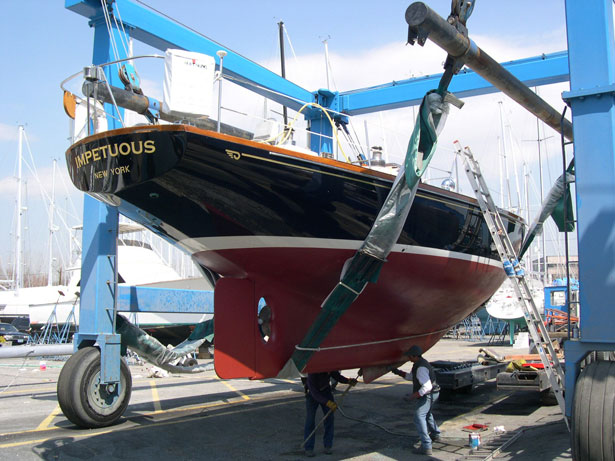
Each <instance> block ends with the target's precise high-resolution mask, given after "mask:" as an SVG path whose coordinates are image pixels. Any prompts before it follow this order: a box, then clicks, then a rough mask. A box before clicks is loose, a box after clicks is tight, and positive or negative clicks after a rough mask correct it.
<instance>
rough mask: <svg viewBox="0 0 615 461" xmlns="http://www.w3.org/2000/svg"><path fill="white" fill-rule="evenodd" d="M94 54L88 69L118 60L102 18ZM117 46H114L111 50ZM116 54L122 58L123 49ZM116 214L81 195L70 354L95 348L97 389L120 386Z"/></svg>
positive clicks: (115, 81) (113, 76)
mask: <svg viewBox="0 0 615 461" xmlns="http://www.w3.org/2000/svg"><path fill="white" fill-rule="evenodd" d="M93 27H94V54H93V58H92V62H93V64H95V65H96V64H102V63H105V62H109V61H114V60H115V59H117V58H116V57H115V55H114V50H113V45H114V44H113V41H112V40H111V38H110V35H109V32H108V30H107V25H106V23H105V21H104V18H102V17H100V18H99V19H98V20H95V21H93ZM112 31H113V35H114V36H113V38H114V41H115V44H118V45H119V44H121V43H122V38H123V39H124V41H125V40H126V38H125V37H120V32H119V31H118V30H117V28H115V25H112ZM116 46H117V45H116ZM116 49H117V52H118V53H121V54H122V55H121V56H120V58H125V57H127V56H126V53H125V50H124V48H123V47H122V46H117V48H116ZM116 71H117V67H116V66H111V67H108V68H107V70H106V72H108V74H107V75H106V78H107V80H108V81H109V84H110V85H116V86H120V85H122V86H123V84H122V83H121V81H120V78H119V75H118V73H117V72H116ZM105 106H106V110H107V112H108V113H111V114H113V115H115V117H107V118H108V120H107V124H108V127H109V129H113V128H120V127H121V125H120V122H119V120H117V113H116V111H115V108H114V107H113V106H111V105H109V104H106V105H105ZM118 223H119V214H118V211H117V208H115V207H112V206H109V205H106V204H104V203H102V202H100V201H98V200H95V199H94V198H92V197H90V196H88V195H86V196H85V197H84V202H83V237H82V240H83V241H82V248H83V249H84V251H83V256H82V266H81V267H82V269H81V298H80V306H79V319H80V320H79V333H78V334H76V335H75V341H74V342H75V348H76V349H81V348H82V347H86V346H90V345H93V344H94V343H97V344H98V346H99V348H100V353H101V370H100V375H101V376H100V379H101V383H103V384H104V383H117V382H119V381H120V342H121V341H120V335H118V334H116V333H115V312H116V309H117V293H116V291H117V235H118V225H119V224H118Z"/></svg>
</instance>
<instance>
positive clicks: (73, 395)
mask: <svg viewBox="0 0 615 461" xmlns="http://www.w3.org/2000/svg"><path fill="white" fill-rule="evenodd" d="M131 390H132V377H131V375H130V369H129V368H128V365H126V362H125V361H124V360H123V359H122V360H121V361H120V382H119V384H117V385H116V386H115V387H114V388H111V389H110V388H109V386H101V385H100V350H99V349H98V348H97V347H93V346H89V347H84V348H83V349H79V350H78V351H77V352H76V353H75V354H73V355H72V356H71V357H70V358H69V359H68V360H67V362H66V363H65V364H64V366H63V367H62V370H61V371H60V376H59V377H58V387H57V394H58V403H59V404H60V408H61V409H62V412H63V413H64V415H65V416H66V417H67V418H68V420H69V421H71V422H72V423H74V424H76V425H77V426H80V427H83V428H87V429H94V428H97V427H105V426H110V425H112V424H114V423H115V422H116V421H117V420H118V419H119V418H120V417H121V416H122V414H123V413H124V411H125V410H126V407H127V406H128V402H129V400H130V393H131Z"/></svg>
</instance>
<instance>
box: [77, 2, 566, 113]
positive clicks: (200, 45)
mask: <svg viewBox="0 0 615 461" xmlns="http://www.w3.org/2000/svg"><path fill="white" fill-rule="evenodd" d="M112 7H113V8H116V9H117V10H118V11H119V13H120V15H119V16H121V19H122V22H123V23H124V25H125V26H126V27H129V28H130V35H131V36H132V37H133V38H135V39H137V40H140V41H142V42H143V43H146V44H148V45H150V46H152V47H154V48H157V49H160V50H166V49H167V48H182V49H186V50H189V51H197V52H201V53H204V54H208V55H211V56H215V57H216V59H218V57H217V56H216V51H218V50H225V51H227V53H228V54H227V56H226V57H225V58H224V70H223V73H224V74H225V75H226V76H231V77H233V78H236V79H239V80H240V82H237V81H236V83H238V84H240V85H241V86H243V87H245V88H248V89H250V90H252V91H254V92H256V93H258V94H260V95H262V96H265V97H267V98H269V99H271V100H273V101H276V102H278V103H280V104H283V105H285V106H287V107H289V108H291V109H293V110H299V109H300V108H301V107H302V105H303V104H304V103H306V102H313V101H314V98H315V94H316V93H317V92H310V91H308V90H306V89H304V88H301V87H300V86H298V85H296V84H294V83H292V82H290V81H288V80H286V79H284V78H282V77H281V76H279V75H278V74H276V73H274V72H272V71H270V70H268V69H266V68H264V67H262V66H260V65H259V64H256V63H255V62H253V61H251V60H249V59H247V58H245V57H243V56H241V55H240V54H238V53H235V52H233V51H232V50H229V49H228V48H226V47H224V46H223V45H221V44H219V43H217V42H215V41H214V40H211V39H209V38H207V37H205V36H203V35H201V34H199V33H198V32H196V31H194V30H192V29H189V28H187V27H184V26H182V25H180V24H177V23H175V22H173V21H172V20H170V19H169V18H167V17H165V16H162V15H160V14H158V13H156V12H154V11H152V10H150V9H147V8H145V7H144V6H142V5H139V4H136V3H134V2H132V1H131V0H115V2H114V3H113V4H112ZM66 8H67V9H69V10H71V11H74V12H75V13H78V14H80V15H82V16H85V17H87V18H88V19H90V21H96V20H102V11H101V6H100V2H99V1H98V0H66ZM218 62H219V61H218ZM504 67H505V68H506V69H507V70H509V71H510V72H511V73H512V74H513V75H514V76H515V77H517V78H518V79H519V80H521V81H522V82H524V83H526V84H527V85H528V86H534V85H545V84H549V83H556V82H562V81H566V80H568V55H567V53H566V52H565V51H562V52H559V53H552V54H549V55H543V56H538V57H533V58H528V59H522V60H519V61H512V62H509V63H506V64H504ZM440 77H441V74H438V75H432V76H427V77H418V78H412V79H408V80H403V81H396V82H392V83H388V84H385V85H380V86H375V87H370V88H364V89H358V90H353V91H347V92H342V93H340V94H339V96H338V95H337V94H335V96H334V97H333V98H331V101H333V102H334V106H335V109H336V110H339V111H341V112H343V113H345V114H348V115H360V114H366V113H370V112H377V111H381V110H390V109H397V108H400V107H408V106H412V105H417V104H419V103H420V102H421V99H422V97H423V96H424V95H425V93H426V92H427V91H429V90H431V89H433V88H436V87H437V86H438V82H439V80H440ZM449 89H450V90H451V91H452V92H454V93H455V94H456V95H457V96H459V97H468V96H476V95H480V94H488V93H494V92H496V91H499V90H498V89H496V88H495V87H493V86H492V85H491V84H489V83H488V82H486V81H485V80H484V79H483V78H482V77H480V76H478V75H477V74H476V73H475V72H473V71H470V70H464V71H462V73H460V74H459V75H457V76H456V77H455V78H454V79H453V82H452V83H451V86H450V88H449ZM314 112H317V111H307V112H306V116H308V117H309V118H313V117H314V116H316V115H317V114H316V113H314Z"/></svg>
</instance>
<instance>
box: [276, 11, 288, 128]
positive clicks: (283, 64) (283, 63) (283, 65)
mask: <svg viewBox="0 0 615 461" xmlns="http://www.w3.org/2000/svg"><path fill="white" fill-rule="evenodd" d="M278 30H279V33H280V66H281V68H282V69H281V70H282V74H281V75H282V78H286V61H285V58H284V22H283V21H280V22H278ZM282 114H283V117H284V130H286V126H287V125H288V113H287V110H286V106H282Z"/></svg>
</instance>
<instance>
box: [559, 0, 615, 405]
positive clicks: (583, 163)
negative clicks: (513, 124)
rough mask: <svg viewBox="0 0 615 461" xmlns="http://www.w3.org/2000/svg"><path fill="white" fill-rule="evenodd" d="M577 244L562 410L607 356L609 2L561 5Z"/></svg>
mask: <svg viewBox="0 0 615 461" xmlns="http://www.w3.org/2000/svg"><path fill="white" fill-rule="evenodd" d="M566 21H567V28H568V59H569V65H570V91H569V92H566V93H564V94H563V96H564V99H565V100H566V101H568V103H569V104H570V106H571V108H572V120H573V124H574V140H575V141H574V153H575V167H576V194H577V216H578V239H579V280H580V287H581V288H580V290H579V294H580V306H581V308H580V337H581V339H580V340H579V341H574V342H572V341H569V342H567V343H566V363H567V367H566V372H567V376H566V389H567V393H566V409H567V414H571V413H572V401H573V397H574V392H573V389H574V383H575V381H576V378H577V374H578V371H579V366H578V364H579V362H580V361H581V360H582V359H583V358H584V357H585V356H586V355H587V354H588V353H589V352H591V351H605V350H607V351H612V350H615V342H614V341H615V340H614V338H613V331H615V311H614V309H613V306H612V300H613V298H614V297H615V285H614V284H613V282H612V273H613V266H614V265H615V232H614V229H615V202H614V201H613V197H615V103H614V101H615V99H614V96H615V49H614V33H613V2H612V1H607V0H603V1H597V2H590V3H583V5H581V4H579V3H578V2H574V1H570V0H567V1H566Z"/></svg>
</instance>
